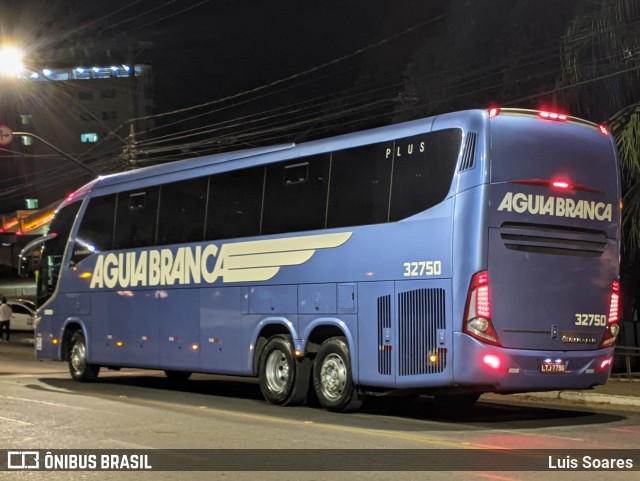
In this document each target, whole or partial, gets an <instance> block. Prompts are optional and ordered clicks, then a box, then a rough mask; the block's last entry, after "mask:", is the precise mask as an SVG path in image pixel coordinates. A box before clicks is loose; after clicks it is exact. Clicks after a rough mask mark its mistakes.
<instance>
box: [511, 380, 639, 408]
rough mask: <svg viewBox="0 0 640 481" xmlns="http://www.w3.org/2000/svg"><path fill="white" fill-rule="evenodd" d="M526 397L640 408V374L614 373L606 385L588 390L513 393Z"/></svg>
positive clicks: (515, 395) (519, 396) (516, 395)
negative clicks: (630, 375)
mask: <svg viewBox="0 0 640 481" xmlns="http://www.w3.org/2000/svg"><path fill="white" fill-rule="evenodd" d="M512 396H514V397H518V398H521V399H522V398H524V399H540V400H542V399H560V400H564V401H568V402H571V403H574V404H587V405H591V406H601V407H602V406H605V407H606V406H611V407H614V406H627V407H637V408H640V375H638V374H636V375H635V376H633V377H632V378H631V379H630V378H629V377H628V376H627V375H626V374H616V375H612V376H611V378H610V379H609V382H607V384H605V385H604V386H596V387H595V388H594V389H590V390H587V391H549V392H538V393H523V394H512Z"/></svg>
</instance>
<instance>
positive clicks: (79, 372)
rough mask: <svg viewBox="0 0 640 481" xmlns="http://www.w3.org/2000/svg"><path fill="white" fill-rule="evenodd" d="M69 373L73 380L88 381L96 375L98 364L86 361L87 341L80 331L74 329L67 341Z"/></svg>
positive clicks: (92, 379)
mask: <svg viewBox="0 0 640 481" xmlns="http://www.w3.org/2000/svg"><path fill="white" fill-rule="evenodd" d="M67 354H68V355H67V358H68V360H69V373H70V374H71V378H72V379H73V380H74V381H80V382H90V381H94V380H95V379H96V378H97V377H98V373H99V372H100V366H96V365H95V364H89V363H88V362H87V342H86V340H85V338H84V334H83V333H82V331H75V332H74V333H73V334H72V335H71V340H70V341H69V351H68V353H67Z"/></svg>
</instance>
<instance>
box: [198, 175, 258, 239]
mask: <svg viewBox="0 0 640 481" xmlns="http://www.w3.org/2000/svg"><path fill="white" fill-rule="evenodd" d="M263 183H264V168H263V167H257V168H252V169H245V170H238V171H235V172H228V173H224V174H218V175H214V176H212V177H211V180H210V185H209V207H208V212H207V232H206V239H229V238H232V237H244V236H247V237H248V236H255V235H258V234H259V233H260V215H261V210H262V186H263Z"/></svg>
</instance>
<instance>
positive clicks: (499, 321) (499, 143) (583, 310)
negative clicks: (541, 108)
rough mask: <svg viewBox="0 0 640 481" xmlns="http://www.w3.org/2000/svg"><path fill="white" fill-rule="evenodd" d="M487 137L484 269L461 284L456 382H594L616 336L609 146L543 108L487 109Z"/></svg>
mask: <svg viewBox="0 0 640 481" xmlns="http://www.w3.org/2000/svg"><path fill="white" fill-rule="evenodd" d="M496 114H497V115H496ZM489 129H490V141H491V145H490V154H489V158H490V161H489V162H488V167H489V170H488V173H487V175H488V184H485V188H486V189H488V190H487V192H486V197H485V198H486V199H488V204H487V205H486V206H485V208H486V209H487V210H486V211H485V212H484V213H483V214H484V215H483V217H484V219H485V224H486V227H487V228H486V230H485V232H486V235H487V238H486V243H485V244H484V245H486V256H484V255H483V256H482V257H483V258H484V260H485V262H486V264H485V265H484V266H482V268H481V269H480V270H479V271H478V272H476V273H475V274H474V275H472V277H471V279H470V283H469V290H468V293H467V299H466V304H465V310H464V316H463V319H462V329H461V331H462V332H461V333H460V335H459V336H458V342H457V345H456V348H457V351H458V356H457V361H458V362H456V367H455V373H454V376H455V380H456V382H457V383H458V384H463V385H470V384H474V385H485V386H487V387H489V388H490V390H494V391H498V392H518V391H542V390H555V389H587V388H590V387H593V386H595V385H599V384H604V383H605V382H606V381H607V379H608V376H609V373H610V370H611V364H612V360H613V345H614V343H615V339H616V335H617V333H618V329H619V328H618V322H619V301H620V292H619V282H618V271H619V254H620V216H621V213H620V179H619V169H618V158H617V154H616V149H615V144H614V142H613V140H612V138H611V136H610V135H609V133H608V132H607V131H606V129H605V128H604V127H600V126H597V125H595V124H591V123H587V122H584V121H580V120H578V119H574V118H571V117H566V116H564V115H557V114H551V113H545V112H530V111H515V110H514V111H502V112H499V113H497V112H496V111H494V112H493V115H492V118H491V119H490V120H489ZM461 361H462V362H461Z"/></svg>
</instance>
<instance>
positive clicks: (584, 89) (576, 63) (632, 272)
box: [556, 0, 640, 342]
mask: <svg viewBox="0 0 640 481" xmlns="http://www.w3.org/2000/svg"><path fill="white" fill-rule="evenodd" d="M639 22H640V0H603V1H601V2H582V3H581V8H580V10H579V12H578V14H577V15H576V16H575V18H574V20H573V21H572V22H571V24H570V25H569V27H568V28H567V31H566V33H565V35H564V37H563V39H562V61H563V64H562V66H563V69H562V75H561V78H560V81H559V84H558V87H557V90H556V92H557V95H558V96H562V97H564V100H565V102H567V103H568V104H570V105H571V111H572V112H575V113H576V114H577V115H580V116H582V117H586V118H591V119H594V120H602V119H605V118H609V120H608V122H607V123H608V124H609V126H610V128H611V131H612V134H613V136H614V138H615V140H616V143H617V145H618V151H619V154H620V167H621V174H622V193H623V199H624V202H623V203H624V208H623V210H622V227H623V235H622V240H623V244H622V263H621V280H622V291H623V315H622V319H623V320H631V319H633V316H634V313H635V312H638V307H640V89H639V85H640V29H639V28H638V23H639ZM636 342H637V339H636Z"/></svg>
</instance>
